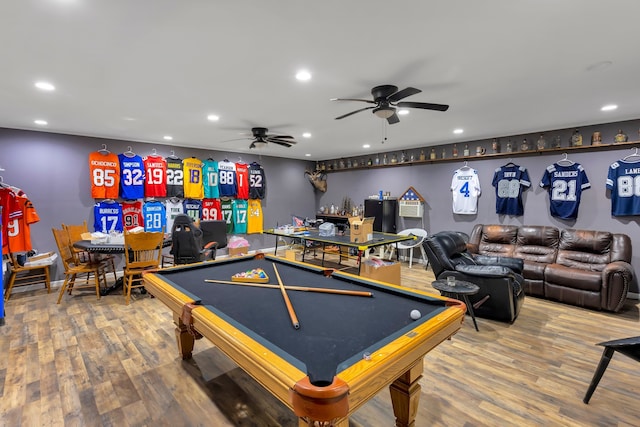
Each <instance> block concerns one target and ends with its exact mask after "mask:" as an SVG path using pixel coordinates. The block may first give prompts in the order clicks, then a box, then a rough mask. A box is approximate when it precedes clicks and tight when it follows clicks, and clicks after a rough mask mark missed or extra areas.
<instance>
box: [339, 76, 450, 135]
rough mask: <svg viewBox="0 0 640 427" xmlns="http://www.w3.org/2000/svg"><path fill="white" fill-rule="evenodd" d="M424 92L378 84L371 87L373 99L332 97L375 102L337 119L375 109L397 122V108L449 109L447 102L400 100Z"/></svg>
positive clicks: (392, 122) (378, 113)
mask: <svg viewBox="0 0 640 427" xmlns="http://www.w3.org/2000/svg"><path fill="white" fill-rule="evenodd" d="M420 92H422V91H421V90H420V89H416V88H414V87H408V88H406V89H402V90H400V91H399V90H398V87H397V86H393V85H382V86H376V87H374V88H373V89H371V95H373V100H369V99H357V98H332V99H331V100H332V101H359V102H367V103H369V104H375V105H373V106H370V107H365V108H361V109H359V110H356V111H352V112H350V113H347V114H344V115H342V116H340V117H336V120H340V119H344V118H345V117H349V116H351V115H352V114H356V113H359V112H361V111H365V110H373V114H375V115H376V116H378V117H380V118H383V119H387V121H388V122H389V124H391V125H392V124H395V123H398V122H399V121H400V119H399V118H398V115H397V114H396V109H397V108H421V109H423V110H435V111H447V110H448V109H449V106H448V105H445V104H430V103H427V102H398V101H400V100H401V99H404V98H406V97H408V96H411V95H415V94H417V93H420Z"/></svg>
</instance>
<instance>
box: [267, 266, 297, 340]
mask: <svg viewBox="0 0 640 427" xmlns="http://www.w3.org/2000/svg"><path fill="white" fill-rule="evenodd" d="M271 264H272V265H273V270H274V271H275V272H276V277H277V278H278V285H279V286H280V292H282V298H284V303H285V304H286V306H287V310H288V311H289V317H290V318H291V323H292V324H293V327H294V328H295V329H300V322H298V316H296V312H295V310H294V309H293V305H291V300H289V295H287V290H286V289H285V288H284V284H283V283H282V279H281V278H280V273H278V267H276V263H275V262H272V263H271Z"/></svg>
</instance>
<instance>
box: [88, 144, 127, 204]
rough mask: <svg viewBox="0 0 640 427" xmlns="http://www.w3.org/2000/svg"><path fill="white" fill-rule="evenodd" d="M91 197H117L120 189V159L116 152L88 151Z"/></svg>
mask: <svg viewBox="0 0 640 427" xmlns="http://www.w3.org/2000/svg"><path fill="white" fill-rule="evenodd" d="M89 175H90V176H91V197H93V198H94V199H117V198H118V194H119V191H120V160H119V159H118V155H117V154H113V153H105V154H103V153H101V152H100V151H94V152H93V153H89Z"/></svg>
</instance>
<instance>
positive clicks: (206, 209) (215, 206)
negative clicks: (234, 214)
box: [202, 199, 222, 221]
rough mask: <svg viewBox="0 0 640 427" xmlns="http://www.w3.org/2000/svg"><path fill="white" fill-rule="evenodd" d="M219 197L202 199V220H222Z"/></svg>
mask: <svg viewBox="0 0 640 427" xmlns="http://www.w3.org/2000/svg"><path fill="white" fill-rule="evenodd" d="M221 209H222V208H221V207H220V200H219V199H204V200H203V201H202V220H203V221H216V220H218V221H219V220H222V211H221Z"/></svg>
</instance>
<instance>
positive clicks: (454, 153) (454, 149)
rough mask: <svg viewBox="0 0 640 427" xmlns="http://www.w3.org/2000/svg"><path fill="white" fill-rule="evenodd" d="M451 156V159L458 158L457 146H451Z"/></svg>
mask: <svg viewBox="0 0 640 427" xmlns="http://www.w3.org/2000/svg"><path fill="white" fill-rule="evenodd" d="M451 155H452V156H453V157H458V145H457V144H453V149H452V150H451Z"/></svg>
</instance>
